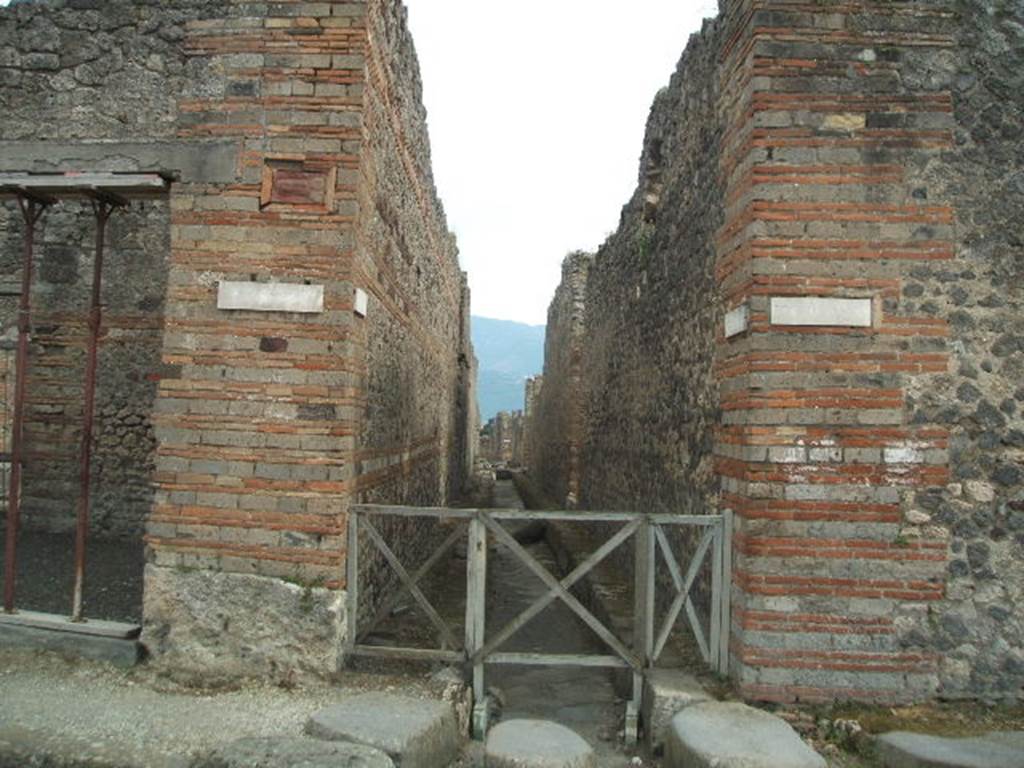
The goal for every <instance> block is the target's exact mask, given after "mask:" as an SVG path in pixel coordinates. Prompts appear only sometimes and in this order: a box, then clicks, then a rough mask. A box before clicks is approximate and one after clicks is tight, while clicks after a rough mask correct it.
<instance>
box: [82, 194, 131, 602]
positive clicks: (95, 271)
mask: <svg viewBox="0 0 1024 768" xmlns="http://www.w3.org/2000/svg"><path fill="white" fill-rule="evenodd" d="M121 204H122V203H120V202H112V201H111V200H109V199H106V198H100V199H98V200H96V201H94V202H93V211H95V213H96V255H95V258H94V259H93V266H92V301H91V302H90V305H89V339H88V342H87V346H86V356H85V395H84V403H83V406H82V443H81V447H80V449H79V452H78V477H79V487H80V490H79V496H78V519H77V521H76V525H75V586H74V593H73V595H72V603H71V620H72V621H82V620H83V619H82V589H83V585H84V583H85V542H86V538H87V535H88V532H89V487H90V481H91V473H90V466H89V465H90V462H91V459H92V428H93V420H94V412H95V405H96V359H97V352H98V347H99V338H100V324H101V321H102V308H101V306H100V292H101V288H102V285H103V251H104V246H105V245H106V233H107V222H108V221H110V214H111V213H112V212H113V210H114V208H115V207H116V206H118V205H121Z"/></svg>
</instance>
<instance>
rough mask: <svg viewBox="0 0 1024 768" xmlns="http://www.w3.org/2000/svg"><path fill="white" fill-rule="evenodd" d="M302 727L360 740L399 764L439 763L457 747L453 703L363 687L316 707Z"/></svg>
mask: <svg viewBox="0 0 1024 768" xmlns="http://www.w3.org/2000/svg"><path fill="white" fill-rule="evenodd" d="M306 732H307V733H308V734H309V735H311V736H313V737H315V738H318V739H324V740H327V741H348V742H353V743H355V744H365V745H367V746H371V747H375V748H377V749H379V750H382V751H383V752H386V753H387V754H388V755H389V756H390V757H391V759H392V760H394V762H395V765H397V766H400V767H401V768H439V767H440V766H445V765H448V764H449V763H451V762H452V761H453V760H454V759H455V758H456V756H457V755H458V752H459V742H460V737H459V733H458V727H457V725H456V723H455V714H454V713H453V712H452V708H451V707H450V706H449V705H448V704H446V703H444V702H441V701H436V700H429V699H414V698H411V697H407V696H397V695H394V694H388V693H365V694H360V695H357V696H352V697H350V698H348V699H346V700H345V701H343V702H341V703H340V704H336V705H334V706H331V707H328V708H326V709H323V710H321V711H319V712H317V713H316V714H315V715H313V716H312V717H311V718H310V719H309V721H308V722H307V723H306Z"/></svg>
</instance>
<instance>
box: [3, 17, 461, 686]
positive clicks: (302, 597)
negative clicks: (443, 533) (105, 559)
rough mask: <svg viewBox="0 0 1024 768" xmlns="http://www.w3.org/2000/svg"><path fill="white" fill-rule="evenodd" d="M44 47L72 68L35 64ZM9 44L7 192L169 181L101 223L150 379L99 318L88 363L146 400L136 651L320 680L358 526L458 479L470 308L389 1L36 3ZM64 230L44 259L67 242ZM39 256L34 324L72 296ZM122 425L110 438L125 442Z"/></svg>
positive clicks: (62, 261)
mask: <svg viewBox="0 0 1024 768" xmlns="http://www.w3.org/2000/svg"><path fill="white" fill-rule="evenodd" d="M29 28H31V29H36V28H38V29H40V30H42V31H41V32H38V33H34V32H33V33H32V34H28V33H27V32H26V30H27V29H29ZM54 29H61V30H64V29H66V30H67V35H68V38H69V39H68V41H67V42H66V44H65V43H62V42H59V43H58V45H59V47H54V48H53V49H52V51H51V50H50V49H46V50H41V51H40V55H39V56H35V55H33V56H31V57H29V56H28V54H27V53H26V52H27V51H28V50H29V49H30V48H32V46H37V45H44V44H45V45H49V43H37V42H31V41H34V40H36V39H37V38H38V39H40V40H43V39H45V38H46V37H47V35H51V34H52V33H53V30H54ZM9 30H13V31H9ZM44 32H45V34H44ZM3 34H6V35H7V37H6V38H0V39H2V40H6V39H9V38H11V37H12V36H15V37H17V38H18V40H19V41H24V40H26V39H27V40H29V41H30V42H20V43H19V44H18V45H19V46H21V48H19V50H18V51H16V53H17V55H18V56H19V57H20V58H18V59H17V60H14V57H13V55H12V54H10V53H7V52H6V49H2V50H3V51H5V52H4V53H3V55H4V56H5V57H6V58H4V59H2V60H0V67H4V69H0V73H3V78H4V79H3V82H5V83H8V85H9V90H7V91H3V92H2V93H3V94H4V96H5V98H7V99H8V103H11V104H15V105H16V108H15V109H13V110H12V111H11V112H10V113H9V114H5V115H4V117H3V118H2V120H3V121H4V123H3V124H4V127H5V129H4V137H3V138H4V140H3V141H0V169H3V170H22V171H24V170H36V171H38V170H93V171H101V170H104V171H124V170H159V171H161V172H165V173H167V174H169V175H171V176H173V178H174V182H173V184H172V189H171V193H170V195H169V200H168V201H166V202H164V203H159V204H156V205H149V204H147V205H146V207H145V208H144V209H143V210H142V211H137V210H134V209H133V212H132V214H131V216H130V217H124V218H123V219H122V221H121V222H120V223H119V224H118V225H117V226H118V227H123V230H119V231H123V233H124V234H123V235H118V236H116V237H115V240H117V238H118V237H120V238H122V239H124V240H125V241H126V245H125V246H124V247H123V250H125V252H126V253H125V259H124V260H125V262H127V256H128V255H134V256H135V257H136V262H137V264H138V266H136V267H131V268H130V269H129V268H128V267H125V268H124V270H123V271H121V272H115V271H113V270H112V271H111V273H110V274H111V275H112V277H113V276H114V275H117V277H114V278H113V279H112V280H111V281H110V285H109V289H108V292H109V293H110V294H111V296H110V298H109V303H110V305H111V309H112V310H113V309H114V308H115V306H116V304H117V302H118V301H124V302H128V301H129V300H135V301H136V302H139V301H141V300H142V299H143V298H146V297H148V296H149V294H150V293H152V294H154V297H155V298H154V299H153V301H148V302H147V303H146V304H145V309H146V310H147V311H149V312H151V313H157V314H155V317H156V318H157V320H156V321H155V324H154V325H153V326H152V329H151V328H150V327H149V326H147V327H146V328H145V330H146V331H147V332H149V331H150V330H152V333H153V336H152V337H149V336H147V337H145V339H146V340H147V341H150V340H152V341H153V342H154V344H155V345H157V347H156V348H157V349H158V354H157V355H155V356H150V357H146V355H144V354H143V355H140V354H134V355H133V356H132V363H131V364H130V365H119V364H118V363H119V359H117V358H115V357H110V356H111V355H116V354H117V353H116V352H115V350H114V347H115V345H114V344H113V343H112V341H111V339H112V338H114V337H115V336H116V335H115V334H114V333H113V328H114V325H113V323H114V319H115V318H116V314H115V313H114V312H113V311H112V312H111V320H110V327H111V332H109V333H108V334H107V339H106V340H105V342H104V345H103V353H102V354H103V355H106V356H108V357H107V358H105V359H108V360H109V361H110V363H111V365H110V370H111V372H116V375H118V376H121V377H124V378H128V379H130V378H131V376H132V373H133V371H135V370H139V373H140V382H141V383H140V387H141V388H142V391H143V392H144V393H148V396H149V397H150V401H152V400H153V397H154V394H155V402H151V404H150V405H149V407H148V408H142V407H140V411H142V417H143V419H144V421H145V424H147V425H148V424H152V425H153V427H154V428H155V438H156V449H155V454H154V456H155V458H154V459H153V460H154V461H155V468H154V469H151V468H150V467H149V465H148V462H149V461H150V460H149V459H148V458H147V454H146V453H145V451H140V452H139V454H138V455H137V456H136V457H135V458H136V463H135V464H134V465H133V466H134V467H135V468H136V471H137V472H138V473H139V476H140V477H142V476H146V477H147V478H148V481H147V482H148V485H147V487H148V488H151V489H152V490H150V491H149V492H150V493H151V495H152V505H151V513H150V515H149V518H148V521H147V525H146V531H147V535H146V541H147V544H148V557H147V559H148V564H147V571H146V590H145V601H146V604H145V611H144V613H145V627H144V633H143V638H144V641H145V642H146V643H147V645H148V646H149V648H150V650H151V652H153V653H154V654H156V655H157V656H158V657H160V658H161V659H162V660H163V661H164V662H166V663H168V664H172V665H175V666H178V667H181V668H186V669H197V670H201V671H204V673H206V672H210V673H219V674H229V675H234V674H246V675H252V674H256V675H259V674H271V675H273V674H276V673H278V672H281V673H282V674H283V673H284V671H285V670H294V671H296V672H299V673H302V672H312V673H320V674H323V673H329V672H331V671H333V670H334V669H335V668H336V666H337V664H338V663H339V661H340V654H341V645H342V641H343V638H344V634H345V625H346V620H345V616H344V608H343V606H344V600H343V597H344V589H345V587H346V584H345V569H344V566H345V562H346V557H345V555H346V552H345V546H346V543H345V542H346V539H345V536H346V523H347V511H348V508H349V505H350V503H352V502H353V501H355V500H363V501H389V502H406V503H434V504H436V503H443V502H445V501H446V500H447V499H448V496H449V494H450V493H452V492H454V491H456V490H457V489H459V488H460V487H461V485H462V483H463V481H464V477H465V470H466V468H467V467H468V465H469V462H470V460H471V459H470V457H469V456H468V455H467V453H469V452H470V447H471V444H472V441H471V439H470V437H469V436H468V433H467V432H466V430H467V429H468V428H469V427H470V426H471V419H470V418H469V415H468V414H469V408H468V405H469V403H470V402H471V401H470V399H469V390H470V388H471V376H472V370H473V368H472V366H473V359H474V358H473V355H472V349H471V347H470V345H469V341H468V338H469V336H468V332H467V325H468V316H469V312H468V291H467V290H466V284H465V277H464V275H462V273H461V272H460V271H459V268H458V262H457V255H456V250H455V245H454V240H453V238H452V237H451V235H450V234H449V233H448V231H447V228H446V225H445V220H444V215H443V212H442V211H441V207H440V204H439V202H438V201H437V198H436V195H435V193H434V191H433V183H432V181H431V176H430V159H429V149H428V141H427V134H426V127H425V118H424V114H423V109H422V106H421V105H420V92H419V77H418V73H417V65H416V59H415V55H414V53H413V51H412V46H411V41H410V39H409V36H408V32H407V30H406V29H405V25H404V11H403V9H402V6H401V3H400V2H398V0H373V1H372V2H369V3H367V2H340V1H338V0H332V1H330V2H300V1H299V0H282V2H277V3H273V4H270V5H268V4H266V3H262V2H245V1H243V2H232V3H223V2H220V1H219V0H217V1H215V0H184V1H183V2H177V3H174V4H173V6H171V5H167V4H163V5H157V4H153V3H151V2H148V1H147V0H114V2H103V3H99V2H92V0H50V1H49V2H38V3H19V4H17V5H15V6H12V7H11V8H9V9H6V10H0V35H3ZM60 34H61V35H63V34H64V32H61V33H60ZM71 38H74V40H72V39H71ZM83 41H85V42H83ZM83 46H84V47H85V48H88V56H87V57H86V58H83V59H81V61H79V60H73V56H72V54H73V52H74V51H77V50H78V49H79V48H82V47H83ZM90 46H92V47H95V48H96V51H93V50H92V47H90ZM22 48H23V49H24V50H21V49H22ZM115 51H117V52H115ZM94 54H95V55H94ZM108 54H109V55H108ZM74 55H76V56H77V55H78V54H74ZM82 55H83V56H84V55H85V54H82ZM65 56H66V57H69V58H68V60H67V61H66V62H65V61H64V60H63V59H62V57H65ZM12 73H13V74H12ZM37 93H38V97H37V96H34V95H33V96H31V98H27V97H25V96H23V95H22V94H37ZM7 125H10V127H11V129H10V131H8V130H7ZM55 213H56V211H55ZM161 216H162V217H163V218H160V217H161ZM140 217H145V218H140ZM72 224H74V228H72V229H69V228H68V227H70V226H71V225H68V226H64V227H62V228H57V227H55V226H53V225H49V224H48V232H49V231H50V230H52V232H50V234H48V235H47V237H52V239H53V242H54V243H55V244H56V243H58V242H59V243H63V242H66V241H73V242H77V240H75V238H74V237H73V236H72V235H73V234H77V233H84V232H85V231H87V230H88V226H87V222H83V221H78V222H77V223H76V222H72ZM7 231H8V237H7V240H8V241H10V240H11V239H12V237H13V236H15V235H16V234H17V233H20V231H21V228H20V227H19V226H17V224H16V222H15V223H13V224H11V223H9V226H8V228H7ZM144 238H151V239H144ZM159 238H162V239H159ZM132 249H134V250H135V251H142V252H143V254H142V255H143V256H145V259H140V258H139V254H137V253H134V252H132V253H129V251H132ZM40 250H41V256H40V258H41V259H42V260H43V263H44V266H45V263H46V259H47V258H50V260H51V261H53V262H54V267H53V269H50V270H49V272H51V273H53V275H55V276H56V277H59V278H61V279H63V280H64V281H65V282H64V283H60V282H59V281H58V284H57V288H56V289H49V288H48V286H47V283H46V282H45V279H44V282H43V283H41V287H40V291H41V301H46V300H51V299H50V297H51V296H53V295H58V296H64V295H66V296H68V297H71V298H73V297H75V296H76V295H77V294H76V291H79V290H81V280H80V279H78V278H80V277H83V276H84V272H85V269H84V268H81V267H80V268H79V270H78V277H77V278H76V275H75V273H74V272H73V270H72V269H71V267H70V265H72V264H75V263H79V262H85V260H86V258H87V257H86V255H84V254H81V255H79V254H72V255H70V256H69V255H67V254H66V253H65V252H61V251H59V250H54V251H53V254H54V255H53V256H52V257H48V256H47V255H46V254H47V253H48V251H47V250H46V249H40ZM4 258H6V259H8V260H10V258H11V257H9V256H8V255H7V249H6V248H5V256H4ZM146 259H148V260H149V261H146ZM132 270H138V271H132ZM44 271H45V270H44ZM44 278H45V275H44ZM118 278H120V279H118ZM224 282H232V283H241V284H243V285H242V288H243V289H244V290H246V291H262V292H266V291H268V290H270V288H269V287H268V286H271V285H273V286H278V288H274V290H285V291H290V292H291V293H297V292H299V291H301V290H303V289H304V286H307V285H312V286H322V287H323V294H324V300H323V307H322V309H320V310H319V311H316V308H314V311H310V312H305V313H298V312H284V311H271V312H267V311H258V310H256V309H255V308H252V309H223V308H220V307H221V305H220V299H219V287H220V285H221V284H222V283H224ZM280 286H283V287H280ZM44 294H45V296H44ZM136 294H138V296H136ZM121 295H123V296H124V297H125V298H124V299H120V298H118V297H119V296H121ZM107 298H108V297H107V296H106V295H105V299H107ZM65 322H68V323H70V321H65ZM38 332H39V329H38V327H37V334H38ZM38 346H40V345H38V344H37V347H38ZM65 346H67V347H69V348H72V347H71V345H70V344H65ZM44 352H45V353H46V354H48V355H50V354H55V353H51V352H49V350H44V349H34V350H33V358H32V361H31V365H30V370H32V369H34V368H37V367H41V366H40V364H39V361H41V360H47V359H48V358H46V357H44ZM73 357H74V355H73V352H69V353H66V354H65V358H66V359H68V360H73ZM50 367H51V368H52V367H53V366H52V365H51V366H50ZM66 380H68V381H74V376H73V375H70V374H69V375H68V376H67V377H66ZM146 387H149V389H145V388H146ZM154 390H155V392H154ZM103 391H104V383H103V381H102V380H101V388H100V392H101V397H102V393H103ZM44 394H48V393H44V392H41V393H40V395H39V400H40V403H42V404H44V405H45V404H46V398H45V397H44V396H43V395H44ZM69 397H70V395H69ZM133 402H134V401H133ZM73 407H74V405H73V403H72V402H71V401H69V405H68V406H66V408H67V409H71V408H73ZM102 407H103V406H101V414H102V413H103V411H102ZM79 409H80V406H79ZM122 415H123V418H122ZM134 415H135V414H134V413H126V414H122V409H121V408H118V410H117V411H114V412H112V413H111V415H110V416H109V417H108V418H110V419H111V423H112V424H113V432H114V435H115V436H120V435H121V432H122V425H123V426H124V427H125V428H127V427H132V428H136V427H142V426H143V425H140V424H133V423H131V422H130V419H132V418H133V417H134ZM52 420H53V422H54V423H57V422H58V419H57V418H56V416H54V417H53V419H52ZM63 423H64V422H63V420H60V424H61V426H60V429H65V427H64V426H63ZM123 431H124V432H125V433H126V434H128V433H130V434H136V433H138V432H140V431H141V430H140V429H134V431H133V430H130V429H124V430H123ZM105 434H106V432H102V433H101V445H102V441H103V437H102V435H105ZM33 439H34V440H36V438H34V437H33ZM150 439H151V440H152V437H151V438H150ZM37 442H38V440H37ZM149 445H150V444H149V443H147V444H146V446H144V447H145V448H148V447H149ZM101 456H102V451H101ZM101 461H102V459H99V460H98V464H99V463H100V462H101ZM39 472H40V474H39V475H37V477H42V478H44V482H45V478H46V477H47V476H48V474H47V473H50V475H53V474H54V473H55V470H52V469H49V468H46V471H45V472H43V471H42V468H41V469H40V470H39ZM29 482H30V481H27V484H28V483H29ZM33 482H34V481H33ZM410 540H411V541H413V542H417V541H418V542H420V543H421V544H422V541H423V540H422V539H421V538H416V537H412V538H411V539H406V543H408V541H410ZM406 548H407V549H410V550H415V549H416V547H415V546H413V545H408V546H407V547H406ZM399 549H400V550H401V549H402V542H401V541H400V543H399ZM403 554H410V555H415V554H416V553H415V551H411V552H409V553H403ZM377 565H378V563H377V562H376V561H374V560H372V559H370V560H368V561H367V571H368V572H367V574H366V577H367V581H368V582H371V583H373V582H375V581H377V580H379V578H380V577H381V573H379V569H378V568H377ZM314 625H315V627H314ZM314 629H315V631H314Z"/></svg>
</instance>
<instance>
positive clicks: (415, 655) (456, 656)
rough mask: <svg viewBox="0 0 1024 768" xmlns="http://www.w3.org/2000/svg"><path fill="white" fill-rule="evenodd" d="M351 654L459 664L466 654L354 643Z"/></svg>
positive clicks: (434, 649)
mask: <svg viewBox="0 0 1024 768" xmlns="http://www.w3.org/2000/svg"><path fill="white" fill-rule="evenodd" d="M351 654H352V655H353V656H369V657H373V658H379V659H410V660H412V661H446V662H449V663H451V664H461V663H462V662H464V661H465V660H466V655H465V654H464V653H460V652H458V651H444V650H438V649H436V648H398V647H392V646H387V645H356V646H354V647H353V648H352V651H351Z"/></svg>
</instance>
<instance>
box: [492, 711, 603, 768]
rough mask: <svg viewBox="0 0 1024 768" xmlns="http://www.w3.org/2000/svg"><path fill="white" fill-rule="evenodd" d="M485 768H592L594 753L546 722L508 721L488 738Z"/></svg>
mask: <svg viewBox="0 0 1024 768" xmlns="http://www.w3.org/2000/svg"><path fill="white" fill-rule="evenodd" d="M485 754H486V765H487V768H595V766H596V765H597V762H596V758H595V756H594V750H593V749H591V747H590V745H589V744H587V742H586V741H584V740H583V739H582V738H581V737H580V736H579V735H578V734H577V733H576V732H575V731H572V730H570V729H569V728H566V727H565V726H564V725H559V724H558V723H552V722H550V721H547V720H508V721H506V722H503V723H499V724H498V725H496V726H495V727H494V728H492V729H491V732H490V733H489V734H488V735H487V746H486V748H485Z"/></svg>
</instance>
